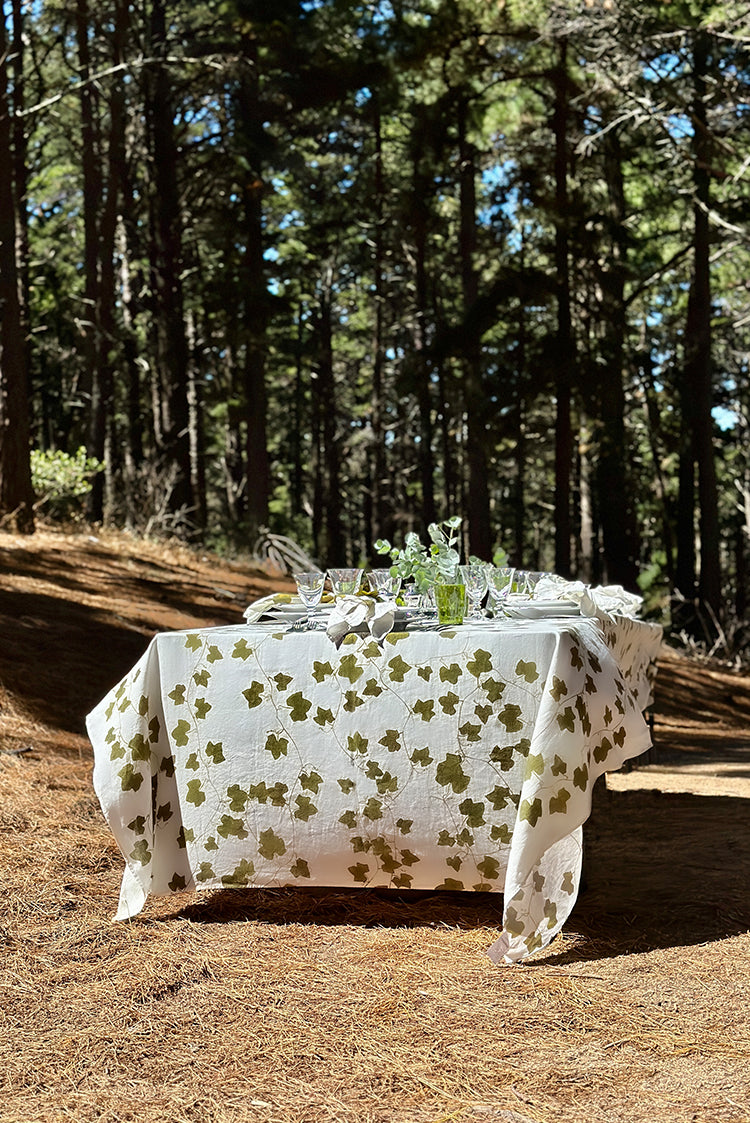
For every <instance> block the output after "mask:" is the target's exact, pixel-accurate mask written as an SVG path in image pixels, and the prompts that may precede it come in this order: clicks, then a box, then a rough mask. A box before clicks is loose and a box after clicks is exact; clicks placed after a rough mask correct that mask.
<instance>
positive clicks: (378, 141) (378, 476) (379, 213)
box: [369, 90, 387, 542]
mask: <svg viewBox="0 0 750 1123" xmlns="http://www.w3.org/2000/svg"><path fill="white" fill-rule="evenodd" d="M372 111H373V121H372V130H373V139H374V156H375V175H374V183H373V194H372V207H373V215H374V219H373V233H372V247H373V251H372V271H373V280H374V287H375V293H374V298H375V305H374V309H373V313H374V324H373V339H372V389H371V393H370V425H371V428H372V473H371V488H370V491H369V494H370V504H371V507H370V526H369V539H370V542H375V541H377V539H378V538H382V537H383V535H384V534H385V526H384V521H385V512H384V505H385V502H386V496H387V489H386V482H387V481H386V464H385V440H384V433H383V368H384V365H385V356H384V353H383V313H384V311H385V299H384V293H383V269H384V262H383V253H384V251H383V221H384V219H383V211H384V196H385V183H384V177H383V132H382V121H381V112H380V95H379V94H378V91H377V90H373V93H372Z"/></svg>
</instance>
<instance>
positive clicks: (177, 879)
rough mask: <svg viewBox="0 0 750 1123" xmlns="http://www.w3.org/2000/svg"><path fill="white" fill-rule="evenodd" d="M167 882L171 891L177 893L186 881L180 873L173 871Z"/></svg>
mask: <svg viewBox="0 0 750 1123" xmlns="http://www.w3.org/2000/svg"><path fill="white" fill-rule="evenodd" d="M168 884H169V888H170V889H171V890H172V892H173V893H179V892H180V890H182V889H185V888H186V886H187V881H186V880H185V878H184V877H183V875H182V874H181V873H175V875H174V876H173V878H172V880H171V881H170V882H169V883H168Z"/></svg>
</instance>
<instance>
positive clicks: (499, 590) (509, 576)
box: [487, 566, 516, 615]
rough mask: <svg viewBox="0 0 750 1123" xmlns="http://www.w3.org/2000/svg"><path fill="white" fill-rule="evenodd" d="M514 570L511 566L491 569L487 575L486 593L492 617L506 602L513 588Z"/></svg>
mask: <svg viewBox="0 0 750 1123" xmlns="http://www.w3.org/2000/svg"><path fill="white" fill-rule="evenodd" d="M515 572H516V571H515V569H514V568H513V567H512V566H500V567H497V566H495V567H493V568H492V569H491V570H490V571H489V573H488V575H487V576H488V578H489V581H488V585H487V592H488V593H489V598H490V603H491V605H492V611H493V614H494V615H497V613H498V611H499V610H500V609H501V608H502V605H503V604H504V603H505V601H507V599H508V596H509V594H510V592H511V590H512V588H513V578H514V576H515Z"/></svg>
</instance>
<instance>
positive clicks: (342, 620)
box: [326, 596, 396, 647]
mask: <svg viewBox="0 0 750 1123" xmlns="http://www.w3.org/2000/svg"><path fill="white" fill-rule="evenodd" d="M395 618H396V602H395V601H392V600H388V601H376V600H373V599H372V598H371V597H355V596H345V597H337V598H336V602H335V604H334V606H333V610H332V612H331V615H330V617H329V619H328V626H327V627H326V633H327V635H328V637H329V639H331V640H333V642H334V643H335V644H336V646H337V647H338V646H339V645H340V643H341V642H342V640H343V639H344V636H347V635H349V633H350V632H357V633H358V634H359V635H367V634H368V633H369V634H370V635H371V636H374V638H375V639H377V640H381V639H383V638H384V636H387V635H388V633H389V632H390V631H391V630H392V628H393V622H394V620H395Z"/></svg>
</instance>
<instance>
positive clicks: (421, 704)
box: [414, 698, 435, 721]
mask: <svg viewBox="0 0 750 1123" xmlns="http://www.w3.org/2000/svg"><path fill="white" fill-rule="evenodd" d="M414 713H415V714H419V716H420V717H421V719H422V721H432V719H433V718H434V716H435V702H434V700H433V699H432V698H429V699H427V700H422V699H418V700H417V701H416V702H415V703H414Z"/></svg>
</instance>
